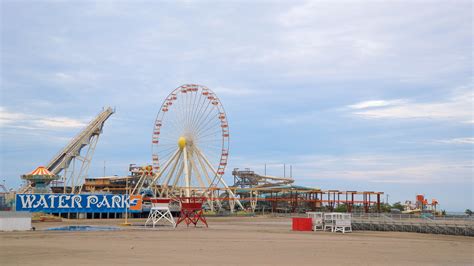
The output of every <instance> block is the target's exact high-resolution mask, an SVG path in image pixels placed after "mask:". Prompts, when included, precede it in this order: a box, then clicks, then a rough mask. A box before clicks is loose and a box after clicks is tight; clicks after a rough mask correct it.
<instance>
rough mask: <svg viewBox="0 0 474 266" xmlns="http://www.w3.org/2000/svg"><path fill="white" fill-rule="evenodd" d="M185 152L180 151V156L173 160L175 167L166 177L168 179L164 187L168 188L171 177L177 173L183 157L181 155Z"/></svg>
mask: <svg viewBox="0 0 474 266" xmlns="http://www.w3.org/2000/svg"><path fill="white" fill-rule="evenodd" d="M182 153H183V152H182V151H181V150H179V153H178V155H177V156H176V158H172V159H173V160H174V164H173V167H172V168H171V171H170V172H169V173H168V174H167V175H166V178H165V180H164V182H163V185H164V186H166V187H167V186H168V184H169V182H170V179H171V177H173V174H174V172H175V171H176V166H178V163H179V158H180V157H181V154H182Z"/></svg>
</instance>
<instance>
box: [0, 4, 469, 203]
mask: <svg viewBox="0 0 474 266" xmlns="http://www.w3.org/2000/svg"><path fill="white" fill-rule="evenodd" d="M224 2H225V3H221V2H217V1H200V2H199V3H197V1H161V2H157V1H114V2H112V1H98V2H93V1H68V2H65V1H64V2H63V1H7V0H4V1H1V70H0V72H1V95H0V97H1V98H0V134H1V135H0V137H1V139H0V141H1V146H0V152H1V161H0V163H1V164H0V175H1V177H0V178H1V179H5V180H6V183H7V186H9V187H18V186H19V185H20V179H19V176H20V175H21V174H24V173H26V172H28V171H31V170H33V169H34V168H35V167H36V166H38V165H43V164H46V163H47V162H48V161H49V160H50V159H51V157H52V156H53V155H54V154H55V153H56V152H57V151H58V150H59V149H60V148H61V147H63V146H64V145H65V144H66V143H67V142H68V140H69V139H70V138H71V137H73V136H74V135H75V134H77V133H78V132H79V131H80V129H81V128H82V127H83V126H84V125H86V124H87V122H88V121H89V120H91V119H92V118H93V117H94V116H95V115H96V114H97V113H98V112H99V111H100V110H101V108H102V107H103V106H112V107H115V108H116V110H117V112H116V113H115V114H114V115H113V116H112V117H111V118H110V120H109V121H107V123H106V125H105V128H104V134H103V136H102V137H101V139H100V141H99V144H98V146H97V149H96V154H95V157H94V162H93V164H92V168H91V173H90V175H91V176H98V175H101V174H102V171H103V164H104V161H106V166H107V170H106V171H107V174H117V175H125V174H127V169H128V165H129V164H130V163H138V164H143V163H148V162H150V161H151V131H152V128H153V122H154V121H153V120H154V118H155V116H156V113H157V112H158V110H159V107H160V105H161V104H162V101H163V99H164V97H165V96H166V95H167V94H168V93H169V92H170V91H171V90H173V89H174V88H176V87H178V86H179V85H181V84H185V83H197V84H202V85H205V86H207V87H209V88H211V89H212V90H214V91H215V92H216V93H217V95H218V96H219V97H220V98H221V101H222V102H223V104H224V106H225V108H226V111H227V115H228V118H229V124H230V130H231V154H230V165H229V169H228V171H227V173H226V179H228V180H231V176H230V174H229V173H230V172H231V171H230V169H232V168H234V167H240V168H245V167H250V168H252V169H254V170H256V171H263V167H264V164H265V163H266V164H267V172H268V173H270V174H274V175H283V163H286V164H287V165H290V164H291V165H293V176H294V178H295V179H296V180H297V183H298V184H300V185H307V186H313V187H320V188H322V189H340V190H345V189H352V190H369V191H384V192H386V193H388V194H389V195H390V201H391V202H393V201H404V200H406V199H412V200H413V199H414V198H415V195H416V194H418V193H422V194H425V196H427V197H428V198H430V199H431V198H436V199H438V200H439V201H440V203H441V208H443V209H448V210H452V211H463V210H464V209H466V208H471V209H472V208H473V207H474V206H473V198H472V195H473V190H474V185H473V175H474V174H473V166H474V165H473V159H474V158H473V154H474V153H473V148H474V130H473V126H474V114H473V113H474V111H473V103H474V101H473V99H474V93H473V84H472V63H473V58H472V56H473V51H472V49H473V48H472V47H473V39H472V30H473V29H472V3H471V1H440V2H436V1H390V2H389V3H387V2H384V1H340V2H337V3H335V1H326V2H325V1H280V2H279V1H224Z"/></svg>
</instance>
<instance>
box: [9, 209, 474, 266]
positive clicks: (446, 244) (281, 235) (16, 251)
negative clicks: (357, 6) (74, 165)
mask: <svg viewBox="0 0 474 266" xmlns="http://www.w3.org/2000/svg"><path fill="white" fill-rule="evenodd" d="M121 222H123V220H69V221H63V222H61V223H58V222H55V223H46V222H45V223H34V224H33V226H35V227H36V228H37V230H36V231H28V232H0V258H1V259H0V264H1V265H25V264H34V265H80V264H93V265H105V264H135V265H138V264H146V265H151V264H155V265H158V264H159V265H170V264H181V265H199V264H201V265H204V264H205V265H256V264H272V265H317V264H323V263H324V264H356V265H361V264H362V265H367V264H369V265H381V264H384V265H386V264H392V265H421V264H444V265H446V264H464V265H468V264H471V265H472V264H474V257H473V254H474V245H473V244H474V238H472V237H462V236H445V235H430V234H417V233H399V232H367V231H364V232H362V231H355V232H353V233H346V234H342V233H330V232H293V231H291V219H290V218H275V217H222V218H220V217H219V218H218V217H216V218H208V222H209V228H205V227H202V226H200V227H197V228H195V227H189V228H187V227H186V226H185V225H180V226H179V227H178V228H177V229H172V228H171V227H170V226H158V227H156V228H155V229H151V228H144V227H143V226H141V225H143V224H144V220H131V223H132V224H133V226H130V227H122V230H120V231H99V232H68V231H45V230H44V229H46V228H50V227H57V226H66V225H101V226H116V225H118V224H119V223H121Z"/></svg>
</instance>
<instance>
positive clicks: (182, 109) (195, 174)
mask: <svg viewBox="0 0 474 266" xmlns="http://www.w3.org/2000/svg"><path fill="white" fill-rule="evenodd" d="M151 142H152V143H151V144H152V166H153V169H152V172H153V175H152V177H146V175H143V180H140V181H139V182H138V183H137V187H136V188H135V189H134V191H136V193H139V191H140V189H141V187H144V186H145V184H149V186H150V187H151V188H153V189H154V191H155V194H156V195H157V196H158V197H206V198H207V202H208V203H209V205H210V207H211V209H213V208H214V204H217V205H218V206H219V205H220V204H221V203H220V202H219V199H218V198H219V195H215V193H217V192H216V191H217V190H216V189H217V188H218V187H220V188H223V189H224V191H226V193H227V195H228V198H231V199H232V202H231V203H230V204H232V205H235V204H237V205H238V206H240V207H241V208H242V209H243V206H242V204H241V203H240V202H239V201H238V200H237V199H236V196H235V195H234V193H233V192H232V190H230V189H229V187H228V185H227V184H226V182H225V181H224V179H223V178H222V176H223V175H224V171H225V168H226V166H227V160H228V156H229V124H228V120H227V115H226V113H225V110H224V107H223V106H222V103H221V101H220V100H219V98H218V97H217V95H216V94H215V93H214V92H213V91H212V90H210V89H209V88H207V87H205V86H201V85H196V84H186V85H182V86H180V87H178V88H176V89H175V90H173V91H172V92H171V93H170V94H169V95H168V96H167V97H166V99H165V100H164V102H163V104H162V105H161V107H160V111H159V112H158V115H157V117H156V120H155V123H154V126H153V134H152V140H151ZM221 191H222V189H221Z"/></svg>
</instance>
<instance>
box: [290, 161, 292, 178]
mask: <svg viewBox="0 0 474 266" xmlns="http://www.w3.org/2000/svg"><path fill="white" fill-rule="evenodd" d="M290 178H293V165H291V164H290Z"/></svg>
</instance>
